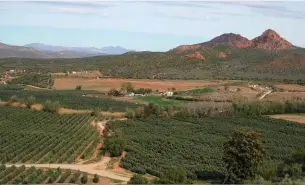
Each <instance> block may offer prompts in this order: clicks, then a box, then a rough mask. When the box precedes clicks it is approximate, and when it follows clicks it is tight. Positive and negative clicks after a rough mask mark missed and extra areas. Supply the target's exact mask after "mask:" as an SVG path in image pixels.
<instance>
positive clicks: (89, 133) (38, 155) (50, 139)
mask: <svg viewBox="0 0 305 185" xmlns="http://www.w3.org/2000/svg"><path fill="white" fill-rule="evenodd" d="M0 114H1V117H0V135H1V141H0V163H10V164H14V163H25V162H29V163H30V162H32V163H34V162H37V161H39V160H40V162H41V163H56V162H57V163H73V162H74V161H75V159H76V158H77V157H78V156H79V155H80V154H81V153H82V152H83V150H84V148H85V147H86V146H87V145H88V144H89V143H90V142H92V141H99V134H98V132H97V130H96V128H95V127H93V126H91V125H90V124H88V122H89V121H90V116H89V115H57V114H51V113H48V112H42V111H40V112H37V111H32V110H29V109H23V108H15V107H1V106H0ZM21 123H22V124H21ZM95 143H96V142H95ZM95 146H96V145H95ZM95 146H94V147H95Z"/></svg>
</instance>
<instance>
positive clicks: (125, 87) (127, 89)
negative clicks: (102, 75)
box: [121, 82, 135, 93]
mask: <svg viewBox="0 0 305 185" xmlns="http://www.w3.org/2000/svg"><path fill="white" fill-rule="evenodd" d="M121 91H123V92H128V93H130V92H135V89H134V86H133V85H132V83H130V82H124V83H123V84H122V87H121Z"/></svg>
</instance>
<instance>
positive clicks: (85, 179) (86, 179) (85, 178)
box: [80, 173, 88, 184]
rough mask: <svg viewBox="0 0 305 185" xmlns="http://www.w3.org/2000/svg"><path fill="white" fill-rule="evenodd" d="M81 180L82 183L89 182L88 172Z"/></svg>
mask: <svg viewBox="0 0 305 185" xmlns="http://www.w3.org/2000/svg"><path fill="white" fill-rule="evenodd" d="M80 181H81V183H82V184H87V182H88V174H87V173H83V176H82V178H81V180H80Z"/></svg>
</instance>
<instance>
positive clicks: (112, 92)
mask: <svg viewBox="0 0 305 185" xmlns="http://www.w3.org/2000/svg"><path fill="white" fill-rule="evenodd" d="M108 95H109V96H120V95H121V93H120V92H119V91H118V90H116V89H110V90H109V91H108Z"/></svg>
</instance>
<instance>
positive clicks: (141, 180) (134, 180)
mask: <svg viewBox="0 0 305 185" xmlns="http://www.w3.org/2000/svg"><path fill="white" fill-rule="evenodd" d="M127 184H148V180H147V179H146V178H145V177H143V176H142V175H139V174H135V175H133V176H132V177H131V179H130V180H129V181H128V182H127Z"/></svg>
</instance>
